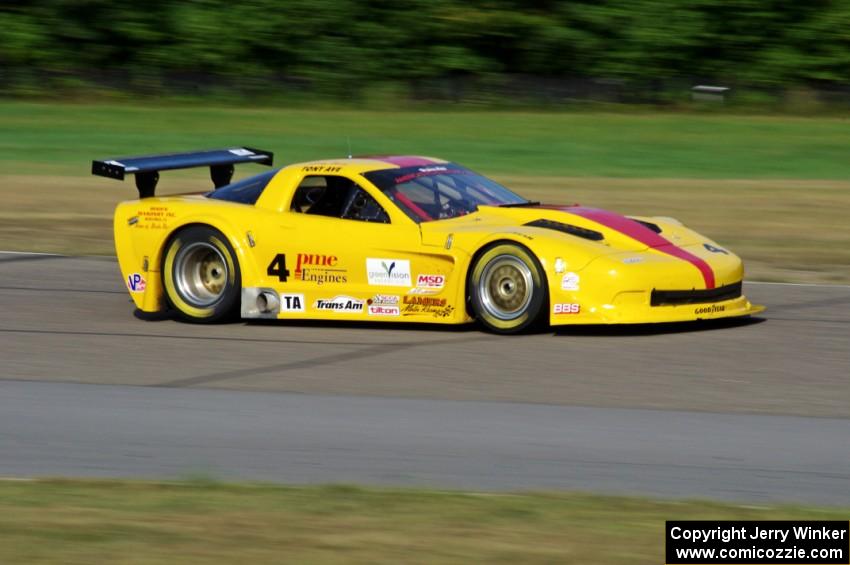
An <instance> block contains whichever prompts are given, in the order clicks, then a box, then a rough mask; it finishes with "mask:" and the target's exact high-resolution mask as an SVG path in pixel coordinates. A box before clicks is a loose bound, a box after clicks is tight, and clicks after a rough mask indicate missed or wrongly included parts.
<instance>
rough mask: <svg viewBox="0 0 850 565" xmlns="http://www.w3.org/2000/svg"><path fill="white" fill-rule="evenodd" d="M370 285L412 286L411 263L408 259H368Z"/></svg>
mask: <svg viewBox="0 0 850 565" xmlns="http://www.w3.org/2000/svg"><path fill="white" fill-rule="evenodd" d="M366 276H367V277H368V279H369V284H373V285H379V286H410V279H411V277H410V261H408V260H407V259H366Z"/></svg>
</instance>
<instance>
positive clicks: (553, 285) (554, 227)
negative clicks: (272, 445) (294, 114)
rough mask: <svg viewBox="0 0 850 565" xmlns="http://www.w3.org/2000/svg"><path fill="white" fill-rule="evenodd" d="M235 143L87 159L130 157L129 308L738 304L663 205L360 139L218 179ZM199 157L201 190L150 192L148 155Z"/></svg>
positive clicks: (461, 319) (499, 315)
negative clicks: (599, 204)
mask: <svg viewBox="0 0 850 565" xmlns="http://www.w3.org/2000/svg"><path fill="white" fill-rule="evenodd" d="M272 158H273V156H272V154H271V153H269V152H267V151H261V150H257V149H251V148H248V147H235V148H230V149H223V150H215V151H201V152H193V153H181V154H172V155H153V156H147V157H128V158H118V159H110V160H102V161H94V162H93V163H92V173H93V174H96V175H101V176H106V177H110V178H116V179H123V178H124V177H125V175H127V174H134V175H135V178H136V185H137V188H138V190H139V199H137V200H130V201H127V202H122V203H121V204H119V205H118V207H117V209H116V210H115V247H116V251H117V254H118V262H119V264H120V267H121V272H122V274H123V276H124V280H125V282H126V285H127V289H128V290H129V292H130V295H131V296H132V297H133V300H134V301H135V304H136V306H137V307H138V308H139V309H140V310H142V311H145V312H157V311H161V310H164V309H171V310H173V311H174V312H176V314H177V315H178V316H179V317H180V318H182V319H185V320H188V321H195V322H216V321H221V320H225V319H230V318H235V317H237V316H241V317H242V318H278V319H312V320H364V321H394V322H398V321H404V322H431V323H442V324H462V323H466V322H470V321H473V320H478V321H479V322H480V323H481V324H482V325H483V326H485V327H486V328H487V329H489V330H491V331H494V332H499V333H515V332H519V331H522V330H524V329H527V328H529V327H531V326H533V325H536V324H540V323H546V322H548V323H549V324H551V325H565V324H624V323H645V322H675V321H687V320H699V319H708V318H726V317H733V316H747V315H750V314H753V313H756V312H759V311H761V310H762V308H761V307H759V306H754V305H752V304H750V302H749V301H748V300H747V298H746V297H744V296H743V295H742V292H741V290H742V285H741V283H742V279H743V276H744V269H743V265H742V263H741V260H740V259H739V258H738V257H736V256H735V255H734V254H732V253H731V252H730V251H729V250H727V249H726V248H724V247H722V246H720V245H719V244H717V243H715V242H714V241H711V240H709V239H707V238H705V237H703V236H701V235H699V234H697V233H695V232H693V231H691V230H689V229H687V228H685V227H684V226H682V225H681V224H680V223H679V222H677V221H675V220H672V219H670V218H649V217H640V218H638V217H626V216H621V215H619V214H615V213H612V212H607V211H604V210H600V209H596V208H588V207H584V206H578V205H574V206H550V205H541V204H540V203H538V202H530V201H528V200H526V199H525V198H522V197H521V196H518V195H516V194H514V193H513V192H511V191H510V190H508V189H507V188H505V187H503V186H501V185H499V184H497V183H495V182H493V181H492V180H489V179H487V178H485V177H483V176H481V175H479V174H477V173H474V172H473V171H471V170H469V169H467V168H464V167H462V166H460V165H458V164H456V163H452V162H449V161H443V160H440V159H432V158H427V157H412V156H374V157H358V158H348V159H329V160H322V161H312V162H309V163H298V164H293V165H289V166H286V167H283V168H280V169H274V170H270V171H268V172H263V173H260V174H258V175H256V176H251V177H248V178H245V179H242V180H239V181H236V182H231V178H232V175H233V167H234V165H235V164H239V163H251V162H253V163H260V164H263V165H269V166H270V165H272ZM200 166H205V167H206V166H208V167H210V171H211V177H212V181H213V184H214V186H215V188H214V189H213V190H211V191H209V192H203V193H195V194H182V195H178V196H166V197H156V196H155V194H154V193H155V189H156V184H157V180H158V178H159V172H160V171H164V170H170V169H181V168H189V167H200Z"/></svg>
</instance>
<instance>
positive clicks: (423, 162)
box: [367, 155, 437, 167]
mask: <svg viewBox="0 0 850 565" xmlns="http://www.w3.org/2000/svg"><path fill="white" fill-rule="evenodd" d="M367 159H375V160H376V161H383V162H384V163H391V164H393V165H398V166H399V167H426V166H428V165H434V164H436V163H437V162H436V161H432V160H431V159H425V158H423V157H412V156H410V155H387V156H375V157H367Z"/></svg>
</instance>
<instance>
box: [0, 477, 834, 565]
mask: <svg viewBox="0 0 850 565" xmlns="http://www.w3.org/2000/svg"><path fill="white" fill-rule="evenodd" d="M846 517H847V513H846V511H845V512H842V511H840V510H839V509H833V510H819V509H813V508H794V507H780V508H769V507H768V508H753V507H741V506H734V505H728V504H717V503H708V502H664V501H650V500H643V499H633V498H623V497H607V496H605V497H603V496H592V495H577V494H502V495H499V494H467V493H446V492H428V491H418V490H391V489H359V488H354V487H341V486H336V487H334V486H330V487H280V486H269V485H242V486H238V485H221V484H214V483H211V482H209V481H196V482H188V483H185V482H184V483H132V482H129V483H128V482H117V481H37V482H0V562H2V563H4V564H7V565H11V564H17V563H27V564H30V563H63V564H85V565H88V564H90V563H133V564H160V563H163V564H165V563H167V564H172V563H181V564H200V563H252V564H253V563H284V562H285V563H577V564H582V565H585V564H588V565H590V564H608V563H633V564H641V563H661V562H663V557H662V555H663V544H664V541H663V532H664V521H665V520H673V519H677V520H689V519H690V520H694V519H702V520H723V519H725V520H731V519H739V520H747V519H749V520H756V519H762V520H764V519H770V520H779V519H798V520H801V519H821V520H827V519H832V520H843V519H846Z"/></svg>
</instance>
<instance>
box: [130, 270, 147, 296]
mask: <svg viewBox="0 0 850 565" xmlns="http://www.w3.org/2000/svg"><path fill="white" fill-rule="evenodd" d="M146 286H147V283H146V282H145V277H143V276H142V275H140V274H139V273H133V274H132V275H130V276H128V277H127V288H129V289H130V292H144V291H145V287H146Z"/></svg>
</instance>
